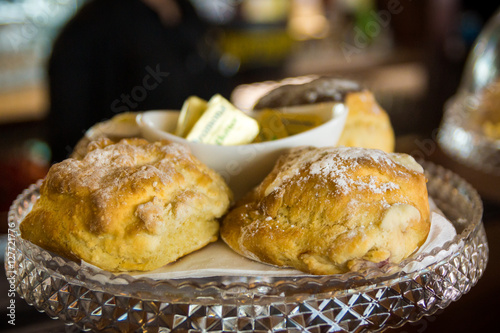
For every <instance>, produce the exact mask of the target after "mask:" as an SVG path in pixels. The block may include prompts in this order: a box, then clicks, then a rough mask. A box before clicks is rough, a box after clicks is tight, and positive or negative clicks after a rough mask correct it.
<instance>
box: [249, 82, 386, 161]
mask: <svg viewBox="0 0 500 333" xmlns="http://www.w3.org/2000/svg"><path fill="white" fill-rule="evenodd" d="M325 102H340V103H345V104H346V105H347V107H348V110H349V114H348V115H347V119H346V123H345V126H344V130H343V131H342V134H341V136H340V139H339V142H338V143H337V145H338V146H347V147H363V148H372V149H381V150H383V151H386V152H393V151H394V141H395V140H394V131H393V129H392V126H391V122H390V119H389V116H388V115H387V112H385V111H384V110H383V109H382V108H381V107H380V105H379V104H378V103H377V101H376V100H375V97H374V96H373V94H372V93H371V92H370V91H369V90H367V89H364V88H362V87H361V86H360V85H359V84H358V83H356V82H354V81H350V80H343V79H338V78H331V77H321V78H318V79H315V80H312V81H310V82H307V83H305V84H289V85H284V86H280V87H278V88H276V89H274V90H272V91H270V92H269V93H268V94H266V95H265V96H263V97H261V98H260V99H259V100H258V101H257V103H256V104H255V106H254V109H255V110H261V109H266V108H280V107H287V106H296V105H304V104H316V103H325Z"/></svg>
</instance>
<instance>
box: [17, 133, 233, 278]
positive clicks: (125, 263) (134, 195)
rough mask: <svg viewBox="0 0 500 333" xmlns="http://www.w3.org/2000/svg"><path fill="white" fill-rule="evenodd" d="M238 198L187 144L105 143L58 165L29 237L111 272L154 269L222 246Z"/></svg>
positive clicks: (27, 225) (29, 220) (28, 224)
mask: <svg viewBox="0 0 500 333" xmlns="http://www.w3.org/2000/svg"><path fill="white" fill-rule="evenodd" d="M230 201H231V193H230V190H229V188H228V187H227V185H226V184H225V182H224V180H223V179H222V177H221V176H220V175H218V174H217V173H216V172H215V171H213V170H211V169H209V168H208V167H207V166H205V165H204V164H202V163H201V162H200V161H198V160H197V159H195V158H194V157H193V156H192V155H191V154H190V152H189V151H188V149H187V148H186V147H184V146H182V145H180V144H176V143H170V142H167V141H164V142H155V143H150V142H148V141H146V140H143V139H124V140H121V141H119V142H118V143H114V142H113V141H111V140H110V139H102V140H98V141H95V142H92V143H90V144H89V146H88V153H87V154H86V155H85V156H84V157H83V158H81V159H76V158H70V159H67V160H64V161H63V162H61V163H58V164H55V165H53V166H52V168H51V169H50V170H49V173H48V175H47V177H46V179H45V180H44V182H43V183H42V186H41V189H40V198H39V200H38V201H37V202H36V203H35V205H34V207H33V209H32V211H31V212H30V213H29V214H28V215H27V217H26V218H25V219H24V221H23V222H22V223H21V225H20V229H21V237H23V238H24V239H27V240H29V241H31V242H33V243H35V244H37V245H39V246H41V247H43V248H45V249H47V250H49V251H53V252H55V253H57V254H60V255H63V256H65V257H67V258H70V259H74V260H77V259H82V260H84V261H86V262H89V263H91V264H93V265H96V266H98V267H100V268H102V269H106V270H109V271H132V270H141V271H143V270H152V269H155V268H158V267H161V266H163V265H165V264H167V263H169V262H172V261H174V260H176V259H178V258H179V257H181V256H183V255H185V254H187V253H190V252H192V251H195V250H197V249H199V248H201V247H203V246H205V245H206V244H208V243H209V242H213V241H215V240H216V239H217V238H218V231H219V222H218V221H217V218H219V217H221V216H222V215H223V214H224V213H225V212H226V211H227V208H228V207H229V204H230Z"/></svg>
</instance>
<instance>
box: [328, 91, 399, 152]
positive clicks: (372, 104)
mask: <svg viewBox="0 0 500 333" xmlns="http://www.w3.org/2000/svg"><path fill="white" fill-rule="evenodd" d="M345 104H346V106H347V109H348V110H349V113H348V114H347V118H346V121H345V125H344V129H343V130H342V134H341V135H340V139H339V141H338V142H337V145H338V146H346V147H363V148H371V149H380V150H383V151H385V152H393V151H394V144H395V138H394V131H393V129H392V126H391V121H390V119H389V116H388V115H387V113H386V112H385V111H384V109H382V108H381V107H380V105H379V104H378V103H377V101H376V100H375V96H373V94H372V93H371V92H370V91H368V90H364V91H360V92H352V93H349V94H347V95H346V98H345Z"/></svg>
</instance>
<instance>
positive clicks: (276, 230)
mask: <svg viewBox="0 0 500 333" xmlns="http://www.w3.org/2000/svg"><path fill="white" fill-rule="evenodd" d="M429 228H430V221H429V204H428V195H427V188H426V178H425V176H424V174H423V169H422V167H421V166H420V165H419V164H418V163H416V162H415V160H414V159H413V158H412V157H410V156H409V155H405V154H387V153H385V152H383V151H380V150H370V149H364V148H347V147H338V148H311V147H302V148H295V149H293V150H292V151H290V153H288V154H286V155H284V156H282V157H281V158H280V159H279V160H278V162H277V164H276V165H275V168H274V169H273V171H272V172H271V173H270V174H269V175H268V176H267V177H266V178H265V179H264V180H263V182H262V183H261V184H260V185H259V186H257V187H256V188H255V189H254V190H253V191H252V192H250V193H249V195H248V196H247V197H246V198H245V199H243V201H242V202H241V203H239V204H238V205H237V206H236V208H235V209H233V210H232V211H230V212H229V213H228V215H227V216H226V217H225V219H224V220H223V222H222V225H221V238H222V239H223V240H224V241H225V242H226V243H227V244H228V245H229V246H230V247H231V248H232V249H233V250H235V251H236V252H238V253H240V254H241V255H243V256H245V257H247V258H250V259H254V260H257V261H261V262H264V263H269V264H273V265H277V266H291V267H295V268H297V269H299V270H301V271H304V272H309V273H312V274H336V273H343V272H347V271H349V270H359V269H360V268H361V267H362V266H366V264H372V263H373V264H375V265H382V264H384V263H387V262H391V263H397V262H400V261H401V260H403V259H404V258H406V257H408V256H409V255H410V254H412V253H413V252H414V251H415V250H416V249H417V248H418V247H419V246H420V245H422V244H423V243H424V241H425V239H426V238H427V234H428V232H429Z"/></svg>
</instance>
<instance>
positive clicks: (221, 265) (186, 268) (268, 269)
mask: <svg viewBox="0 0 500 333" xmlns="http://www.w3.org/2000/svg"><path fill="white" fill-rule="evenodd" d="M429 206H430V208H431V227H430V231H429V235H428V236H427V240H426V241H425V243H424V244H423V245H422V246H421V247H420V248H419V249H418V250H417V252H416V253H415V254H414V255H413V256H418V255H419V254H422V253H428V252H431V251H432V250H433V249H435V248H437V247H442V246H443V245H444V244H445V243H446V242H448V241H451V240H452V239H453V238H454V237H455V235H456V234H457V232H456V230H455V227H454V226H453V224H452V223H451V222H450V221H449V220H448V219H446V217H444V214H443V213H442V212H441V211H440V210H439V209H438V208H437V206H436V205H435V204H434V202H433V201H432V199H429ZM454 248H455V247H453V246H452V247H451V248H450V249H449V250H448V251H441V252H439V253H438V254H437V255H436V256H432V257H427V258H425V259H424V260H422V261H421V262H412V263H410V264H408V265H407V266H405V268H404V269H403V270H404V271H405V272H407V273H411V272H414V271H417V270H420V269H422V268H425V267H426V266H428V265H430V264H432V263H435V262H438V261H439V260H441V259H443V258H445V257H446V256H447V255H449V254H450V253H451V252H452V251H453V250H454ZM82 266H90V267H93V268H94V269H96V270H100V269H99V268H98V267H95V266H93V265H91V264H89V263H86V262H83V261H82ZM127 274H129V275H131V276H134V277H138V278H139V277H142V278H144V277H147V278H151V279H155V280H165V279H180V278H183V279H184V278H204V277H212V276H261V277H266V276H282V277H285V276H307V275H310V274H307V273H304V272H301V271H298V270H295V269H292V268H281V267H277V266H272V265H267V264H263V263H260V262H257V261H253V260H250V259H247V258H245V257H242V256H241V255H239V254H237V253H236V252H234V251H233V250H231V249H230V248H229V247H228V246H227V245H226V244H225V243H224V242H223V241H222V240H219V241H217V242H215V243H211V244H209V245H207V246H206V247H204V248H203V249H201V250H198V251H196V252H193V253H191V254H189V255H186V256H184V257H183V258H181V259H179V260H177V261H176V262H174V263H171V264H168V265H165V266H163V267H161V268H158V269H156V270H153V271H149V272H128V273H127ZM108 282H110V283H116V282H117V281H108Z"/></svg>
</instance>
